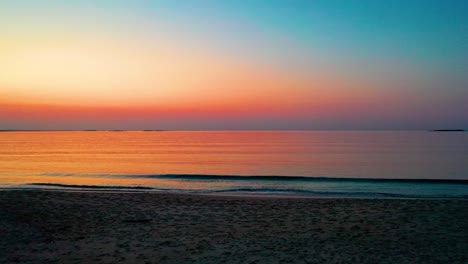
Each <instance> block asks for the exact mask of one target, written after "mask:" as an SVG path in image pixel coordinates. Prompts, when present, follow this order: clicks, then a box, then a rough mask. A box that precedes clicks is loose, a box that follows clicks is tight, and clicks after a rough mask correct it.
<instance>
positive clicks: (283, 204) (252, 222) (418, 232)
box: [0, 191, 468, 263]
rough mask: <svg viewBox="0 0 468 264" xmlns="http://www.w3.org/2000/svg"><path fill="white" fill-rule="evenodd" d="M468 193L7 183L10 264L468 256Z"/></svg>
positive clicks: (1, 199)
mask: <svg viewBox="0 0 468 264" xmlns="http://www.w3.org/2000/svg"><path fill="white" fill-rule="evenodd" d="M467 232H468V201H460V200H379V199H367V200H366V199H310V198H309V199H303V198H302V199H301V198H271V197H270V198H268V197H264V198H252V197H250V198H249V197H219V196H196V195H175V194H149V193H83V192H82V193H80V192H51V191H0V262H1V263H468V233H467Z"/></svg>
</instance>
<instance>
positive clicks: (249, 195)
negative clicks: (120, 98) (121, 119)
mask: <svg viewBox="0 0 468 264" xmlns="http://www.w3.org/2000/svg"><path fill="white" fill-rule="evenodd" d="M8 191H20V192H23V191H24V192H71V193H102V194H106V193H127V194H161V195H178V196H179V195H181V196H212V197H239V198H246V199H249V198H252V199H255V198H272V199H275V198H278V199H357V200H380V199H382V200H457V201H468V197H417V196H416V197H410V196H407V197H398V196H393V197H392V196H387V197H384V196H380V197H378V196H375V197H372V196H333V195H323V196H320V195H304V194H293V193H291V194H287V193H286V194H285V193H281V194H280V193H276V194H275V193H251V192H244V193H243V192H236V193H235V192H232V193H230V192H218V193H216V192H214V193H208V192H205V193H203V192H170V191H155V190H147V189H128V190H126V189H111V188H109V189H107V188H104V189H99V188H97V189H91V188H89V189H87V188H84V189H79V188H77V189H72V188H70V189H65V188H63V189H60V188H56V189H53V188H50V189H49V188H44V189H41V188H0V192H8Z"/></svg>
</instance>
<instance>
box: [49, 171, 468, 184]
mask: <svg viewBox="0 0 468 264" xmlns="http://www.w3.org/2000/svg"><path fill="white" fill-rule="evenodd" d="M41 175H42V176H54V177H110V178H144V179H169V180H171V179H173V180H188V181H190V180H193V181H307V182H319V181H327V182H395V183H397V182H401V183H446V184H466V185H468V180H462V179H396V178H393V179H391V178H352V177H350V178H341V177H322V176H318V177H315V176H280V175H278V176H275V175H258V176H257V175H256V176H252V175H214V174H147V175H145V174H143V175H142V174H134V175H133V174H72V173H67V174H63V173H46V174H41Z"/></svg>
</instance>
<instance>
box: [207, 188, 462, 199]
mask: <svg viewBox="0 0 468 264" xmlns="http://www.w3.org/2000/svg"><path fill="white" fill-rule="evenodd" d="M213 192H214V193H236V192H238V193H267V194H275V193H276V194H282V193H284V194H297V195H309V196H320V197H324V196H325V197H326V196H328V197H368V198H384V197H387V198H468V195H461V196H455V195H411V194H398V193H385V192H318V191H310V190H300V189H251V188H239V189H229V190H218V191H213Z"/></svg>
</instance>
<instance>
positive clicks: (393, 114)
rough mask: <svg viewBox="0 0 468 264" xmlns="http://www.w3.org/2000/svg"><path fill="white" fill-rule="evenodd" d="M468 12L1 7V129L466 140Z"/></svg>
mask: <svg viewBox="0 0 468 264" xmlns="http://www.w3.org/2000/svg"><path fill="white" fill-rule="evenodd" d="M466 14H468V2H467V1H465V0H450V1H447V0H437V1H436V0H421V1H419V0H394V1H373V0H356V1H353V0H314V1H307V0H305V1H300V0H288V1H286V0H284V1H276V0H239V1H229V0H226V1H223V0H211V1H210V0H205V1H202V0H199V1H196V0H193V1H189V0H186V1H178V0H167V1H165V0H160V1H143V0H134V1H122V0H112V1H111V0H101V1H93V0H82V1H65V0H51V1H45V0H42V1H41V0H34V1H33V0H30V1H26V0H3V1H1V2H0V129H60V130H61V129H65V130H68V129H70V130H74V129H128V130H138V129H167V130H307V129H317V130H334V129H338V130H361V129H364V130H367V129H369V130H383V129H390V130H393V129H395V130H405V129H410V130H414V129H416V130H419V129H440V128H468V103H466V102H467V101H468V100H467V99H468V75H467V74H466V73H467V72H468V16H467V15H466Z"/></svg>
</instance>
